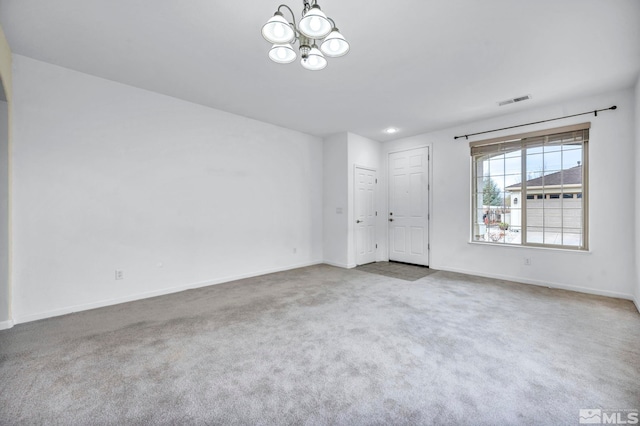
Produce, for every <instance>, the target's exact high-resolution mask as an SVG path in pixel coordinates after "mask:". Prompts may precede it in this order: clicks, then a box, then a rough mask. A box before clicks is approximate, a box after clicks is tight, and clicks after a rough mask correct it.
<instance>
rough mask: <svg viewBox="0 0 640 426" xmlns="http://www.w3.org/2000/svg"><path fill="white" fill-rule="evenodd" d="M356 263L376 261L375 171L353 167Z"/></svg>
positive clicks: (362, 263)
mask: <svg viewBox="0 0 640 426" xmlns="http://www.w3.org/2000/svg"><path fill="white" fill-rule="evenodd" d="M354 182H355V192H356V194H355V197H354V199H355V206H354V212H355V215H354V216H355V218H354V220H355V221H356V232H355V234H356V264H357V265H364V264H366V263H371V262H375V261H376V203H375V200H376V196H375V195H376V184H377V179H376V172H375V170H369V169H364V168H361V167H356V169H355V179H354Z"/></svg>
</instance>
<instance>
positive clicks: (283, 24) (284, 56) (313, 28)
mask: <svg viewBox="0 0 640 426" xmlns="http://www.w3.org/2000/svg"><path fill="white" fill-rule="evenodd" d="M303 4H304V8H303V10H302V19H301V20H300V22H299V23H298V24H297V25H296V18H295V16H294V14H293V11H292V10H291V8H290V7H289V6H287V5H286V4H281V5H280V6H278V10H276V13H274V15H273V17H272V18H271V19H269V20H268V21H267V23H266V24H264V26H263V27H262V36H263V37H264V38H265V40H267V41H268V42H269V43H272V44H273V46H272V47H271V50H270V51H269V58H271V60H272V61H273V62H277V63H279V64H289V63H291V62H293V61H295V60H296V58H297V54H296V52H295V50H294V49H293V45H294V44H295V42H296V41H298V43H299V44H300V47H299V51H300V57H301V59H300V64H301V65H302V66H303V67H304V68H306V69H308V70H311V71H319V70H321V69H323V68H324V67H326V66H327V59H326V58H325V56H328V57H331V58H337V57H339V56H343V55H346V54H347V52H348V51H349V43H347V41H346V40H345V39H344V37H343V36H342V34H340V31H338V29H337V28H336V24H335V22H334V21H333V19H331V18H327V15H325V14H324V12H322V10H320V6H318V2H317V0H313V1H312V2H311V1H309V0H303ZM282 8H285V9H287V10H288V11H289V13H290V14H291V18H292V19H293V23H291V22H287V20H286V19H285V18H284V15H283V14H282V12H281V11H280V9H282ZM318 44H319V45H320V48H318Z"/></svg>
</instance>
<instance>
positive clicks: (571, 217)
mask: <svg viewBox="0 0 640 426" xmlns="http://www.w3.org/2000/svg"><path fill="white" fill-rule="evenodd" d="M525 189H526V191H525V193H526V197H527V199H526V209H527V228H528V230H529V231H540V232H542V231H543V229H545V228H546V229H547V230H549V229H553V228H563V229H564V230H565V232H571V231H574V232H576V233H581V229H582V224H581V221H582V165H577V166H575V167H572V168H570V169H565V170H561V171H558V172H554V173H549V174H548V175H544V176H540V177H537V178H534V179H529V180H527V181H526V183H525ZM505 191H506V192H508V193H510V195H511V215H510V216H511V217H510V219H511V223H510V226H511V228H512V229H514V230H516V229H520V228H521V227H522V223H521V215H520V209H521V208H522V193H523V191H522V185H521V184H519V183H518V184H515V185H511V186H508V187H506V188H505Z"/></svg>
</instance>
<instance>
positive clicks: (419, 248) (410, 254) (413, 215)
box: [389, 147, 429, 266]
mask: <svg viewBox="0 0 640 426" xmlns="http://www.w3.org/2000/svg"><path fill="white" fill-rule="evenodd" d="M428 247H429V148H428V147H425V148H416V149H412V150H408V151H401V152H393V153H391V154H389V260H394V261H398V262H406V263H413V264H416V265H424V266H429V250H428Z"/></svg>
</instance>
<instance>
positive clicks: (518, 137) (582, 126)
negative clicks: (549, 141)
mask: <svg viewBox="0 0 640 426" xmlns="http://www.w3.org/2000/svg"><path fill="white" fill-rule="evenodd" d="M590 128H591V122H586V123H578V124H574V125H569V126H563V127H555V128H550V129H544V130H538V131H533V132H527V133H519V134H514V135H507V136H502V137H497V138H491V139H484V140H480V141H474V142H470V143H469V150H470V163H471V167H470V170H471V186H470V187H471V191H470V192H471V203H470V210H471V220H470V233H469V234H470V235H469V237H470V242H472V243H477V244H488V245H492V246H499V247H536V248H544V249H561V250H573V251H581V252H582V251H589V139H590V135H589V132H590ZM578 131H583V132H584V131H586V132H584V133H583V138H582V141H581V146H582V163H581V165H582V188H581V189H582V190H581V193H580V194H579V195H578V196H577V197H576V198H577V199H580V198H582V209H581V210H582V218H581V222H582V229H581V231H582V241H581V243H582V244H581V245H562V244H549V243H544V240H543V242H542V243H539V242H529V241H527V201H528V199H529V198H528V197H529V196H530V195H532V194H528V193H527V191H526V180H522V181H521V188H522V190H521V196H520V205H519V207H518V209H519V210H520V223H521V237H520V243H515V244H514V243H511V242H506V241H502V242H499V241H487V240H477V239H475V237H477V235H475V232H474V231H475V230H476V226H477V225H478V224H479V222H478V218H477V217H476V215H477V214H478V212H477V210H478V206H477V205H476V203H477V202H478V194H479V193H480V192H479V188H478V179H479V177H478V175H477V173H478V170H477V158H478V157H480V156H483V155H491V154H500V153H507V152H512V151H509V148H510V147H514V148H515V147H517V146H518V145H520V148H519V149H520V151H521V170H520V172H521V174H522V176H523V179H524V178H525V176H526V174H527V169H526V154H525V153H526V150H527V148H528V147H531V146H533V145H534V144H535V142H533V141H531V142H530V143H529V144H527V143H526V142H525V141H524V140H525V139H532V138H542V137H547V136H551V135H556V134H562V133H569V132H578ZM585 135H586V137H584V136H585ZM568 144H569V143H567V145H568ZM564 145H565V144H564V143H561V144H559V146H564ZM474 151H475V152H474ZM564 170H568V169H564V168H562V169H561V170H560V171H561V172H562V171H564ZM545 176H546V175H545ZM480 178H482V176H480ZM560 199H561V200H562V201H563V196H562V195H561V196H560ZM511 208H512V206H511ZM564 229H565V226H564V223H563V225H562V228H561V232H563V230H564Z"/></svg>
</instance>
